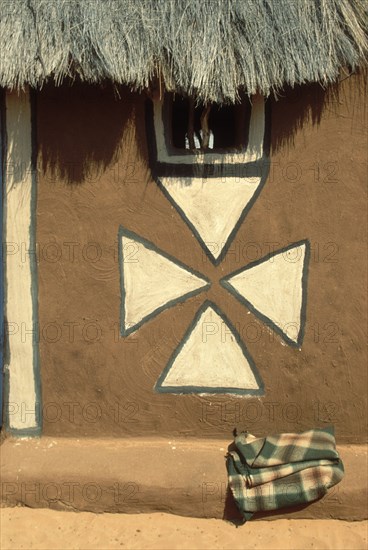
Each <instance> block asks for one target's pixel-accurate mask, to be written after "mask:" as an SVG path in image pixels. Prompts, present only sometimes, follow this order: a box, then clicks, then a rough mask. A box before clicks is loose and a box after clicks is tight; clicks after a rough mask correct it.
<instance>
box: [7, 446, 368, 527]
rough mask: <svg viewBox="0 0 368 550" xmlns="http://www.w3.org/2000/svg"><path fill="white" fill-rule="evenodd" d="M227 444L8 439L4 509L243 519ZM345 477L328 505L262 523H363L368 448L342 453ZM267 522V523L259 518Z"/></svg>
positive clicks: (326, 500) (348, 448) (318, 504)
mask: <svg viewBox="0 0 368 550" xmlns="http://www.w3.org/2000/svg"><path fill="white" fill-rule="evenodd" d="M228 444H229V442H228V441H224V440H193V439H184V440H183V439H180V440H171V441H169V440H167V439H158V438H157V439H153V438H152V439H148V438H140V439H138V438H136V439H122V440H112V439H94V440H92V439H66V438H57V439H56V438H55V439H53V438H49V437H42V438H32V439H15V438H6V439H5V440H4V441H3V444H2V445H1V447H0V459H1V498H0V501H1V505H2V506H17V505H21V506H29V507H32V508H52V509H57V510H75V511H92V512H96V513H102V512H114V513H119V512H124V513H143V512H157V511H164V512H169V513H172V514H178V515H182V516H195V517H207V518H225V519H230V520H236V519H237V518H238V514H237V511H236V509H235V505H234V503H233V501H232V498H231V497H230V496H229V494H228V491H227V475H226V467H225V459H224V457H225V455H226V451H227V446H228ZM338 450H339V452H340V454H341V458H342V460H343V462H344V466H345V472H346V473H345V477H344V479H343V480H342V482H341V483H340V484H339V485H338V486H336V487H334V488H332V489H331V490H330V492H329V493H328V495H326V497H324V498H323V499H322V500H320V501H318V502H315V503H312V504H310V505H308V506H305V507H303V508H298V509H296V508H294V509H288V510H285V511H283V512H282V513H280V512H278V513H277V514H272V515H271V514H267V515H263V517H266V518H269V519H276V518H280V517H284V518H286V517H287V518H290V519H297V518H307V519H314V518H334V519H344V520H349V521H351V520H363V519H366V518H367V517H368V513H367V488H368V480H367V472H368V468H367V447H366V446H365V445H343V446H340V447H339V448H338ZM259 517H261V516H259Z"/></svg>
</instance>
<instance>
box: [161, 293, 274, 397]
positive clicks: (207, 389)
mask: <svg viewBox="0 0 368 550" xmlns="http://www.w3.org/2000/svg"><path fill="white" fill-rule="evenodd" d="M208 307H212V309H214V311H215V312H216V313H217V315H219V316H220V317H221V319H222V320H223V321H224V323H225V324H226V325H227V326H228V328H229V329H230V331H231V332H232V334H233V336H234V337H235V340H236V342H237V344H238V345H239V346H240V349H241V351H242V353H243V355H244V357H245V358H246V360H247V361H248V364H249V366H250V369H251V371H252V373H253V375H254V377H255V379H256V382H257V384H258V386H259V387H258V389H239V388H233V387H228V386H225V387H222V386H220V387H215V388H213V387H211V386H162V383H163V382H164V380H165V379H166V376H167V375H168V373H169V371H170V370H171V367H172V366H173V364H174V361H175V359H176V358H177V357H178V355H179V354H180V352H181V350H182V349H183V347H184V345H185V344H186V342H187V341H188V339H189V337H190V336H191V334H192V332H193V330H194V329H195V328H196V327H197V325H198V321H199V319H200V317H201V316H202V313H203V312H204V311H205V310H206V309H207V308H208ZM154 390H155V391H156V392H158V393H176V394H188V393H208V394H219V393H221V394H235V395H254V396H262V395H265V391H264V383H263V380H262V378H261V375H260V374H259V372H258V369H257V367H256V365H255V363H254V360H253V357H252V356H251V355H250V353H249V351H248V348H247V347H246V345H245V343H244V342H243V341H242V339H241V337H240V334H239V333H238V331H237V330H236V328H235V327H234V325H233V324H232V323H231V321H230V320H229V318H228V317H227V316H226V315H225V314H224V313H223V312H222V311H221V310H220V308H219V307H218V306H217V305H216V304H215V303H214V302H212V301H211V300H205V301H204V302H203V304H202V305H201V307H200V308H199V309H198V311H197V313H196V314H195V316H194V319H193V320H192V322H191V323H190V325H189V327H188V328H187V330H186V332H185V334H184V336H183V338H182V339H181V341H180V342H179V344H178V345H177V347H176V348H175V350H174V352H173V353H172V354H171V357H170V359H169V361H168V363H167V365H166V367H165V368H164V370H163V371H162V373H161V374H160V376H159V377H158V379H157V382H156V384H155V386H154Z"/></svg>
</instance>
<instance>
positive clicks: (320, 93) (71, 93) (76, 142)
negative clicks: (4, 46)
mask: <svg viewBox="0 0 368 550" xmlns="http://www.w3.org/2000/svg"><path fill="white" fill-rule="evenodd" d="M348 78H354V79H355V86H354V87H349V88H345V87H343V86H341V83H343V82H344V80H347V79H348ZM366 87H367V79H366V73H365V72H360V73H355V74H354V75H349V73H348V72H346V73H345V74H342V75H341V77H340V81H339V82H337V83H336V84H334V85H332V86H329V87H328V88H326V89H323V88H322V86H320V85H319V84H310V85H304V86H296V87H295V88H294V89H291V88H285V90H284V91H283V92H282V93H280V94H279V96H278V99H277V100H276V99H274V98H271V99H270V101H271V111H272V112H271V117H272V128H271V151H272V152H273V153H276V152H278V151H279V150H282V149H283V148H286V147H292V146H293V144H294V137H295V134H296V132H298V131H299V130H300V129H302V128H303V126H304V124H306V123H308V124H309V123H310V122H312V124H313V125H318V124H319V123H320V121H321V118H322V116H323V113H324V112H325V111H332V112H333V111H334V110H335V111H336V112H337V110H338V106H339V103H340V102H341V101H344V102H345V101H348V102H349V105H350V106H354V103H355V102H356V101H357V100H358V97H359V96H360V95H362V94H364V93H365V92H366V91H367V90H366ZM346 90H348V91H346ZM347 95H348V97H347ZM342 96H343V97H342ZM145 99H146V95H145V94H144V93H142V94H139V93H134V92H130V90H129V89H128V88H126V87H122V86H115V87H114V86H113V85H112V84H110V83H107V84H105V85H100V86H96V85H89V84H82V83H73V84H70V85H68V84H66V83H65V84H63V85H62V86H60V87H54V86H53V85H52V84H50V85H48V86H45V87H44V88H43V89H42V90H41V91H40V92H39V93H38V94H37V105H38V109H39V113H38V121H37V122H38V147H39V162H40V168H42V170H43V172H46V171H47V173H48V177H49V178H51V180H52V182H53V183H55V182H57V181H59V180H64V181H66V182H67V183H69V184H81V183H83V182H84V181H97V180H98V178H99V176H100V175H101V173H102V172H103V171H104V170H106V169H107V168H108V167H109V166H111V165H113V164H114V163H115V162H116V161H117V159H118V158H119V162H121V159H122V158H125V159H126V163H134V162H136V161H137V160H138V159H139V158H144V159H147V147H146V135H145V130H144V123H143V121H144V101H145ZM136 124H137V126H138V130H137V137H136V132H135V125H136ZM123 138H124V151H123V153H124V155H123V157H121V151H120V148H121V146H122V145H121V144H122V141H123ZM121 168H122V169H124V168H127V167H126V166H125V167H121ZM119 169H120V166H119Z"/></svg>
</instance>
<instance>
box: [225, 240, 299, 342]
mask: <svg viewBox="0 0 368 550" xmlns="http://www.w3.org/2000/svg"><path fill="white" fill-rule="evenodd" d="M305 253H306V245H305V243H303V244H297V245H296V246H294V247H291V248H289V249H287V250H285V251H282V252H278V253H276V254H275V255H273V256H271V257H269V258H268V259H266V260H264V261H261V262H260V263H258V264H257V265H255V266H251V267H246V268H245V269H244V270H243V271H241V272H240V273H238V274H237V275H234V276H230V277H228V278H227V279H226V280H227V281H228V283H229V284H230V285H231V287H233V288H234V289H235V290H236V292H237V293H238V294H239V295H240V296H241V297H242V298H244V299H245V300H246V301H247V302H249V303H250V304H251V305H252V306H253V307H254V308H255V309H256V310H257V311H258V312H259V313H261V314H262V315H264V316H265V317H267V318H268V319H269V320H271V321H272V323H274V325H276V326H277V327H278V328H279V329H281V331H282V332H283V333H284V334H285V335H286V336H287V337H288V338H289V339H290V340H292V341H293V342H298V337H299V332H300V328H301V311H302V302H303V286H302V278H303V268H304V260H305Z"/></svg>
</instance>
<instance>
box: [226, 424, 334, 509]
mask: <svg viewBox="0 0 368 550" xmlns="http://www.w3.org/2000/svg"><path fill="white" fill-rule="evenodd" d="M235 445H236V449H237V450H236V451H230V452H229V454H228V460H227V470H228V474H229V486H230V489H231V491H232V493H233V495H234V498H235V501H236V503H237V505H238V508H239V510H240V511H241V512H242V513H243V515H244V518H245V519H250V517H251V516H252V515H253V513H254V512H257V511H265V510H277V509H280V508H286V507H288V506H295V505H297V504H305V503H307V502H311V501H313V500H317V499H318V498H321V497H322V496H323V495H325V494H326V493H327V489H328V488H330V487H332V486H333V485H336V484H337V483H339V481H341V479H342V477H343V475H344V467H343V464H342V461H341V460H340V458H339V455H338V452H337V451H336V445H335V437H334V429H333V427H332V426H330V427H328V428H324V429H314V430H309V431H307V432H303V433H301V434H296V433H285V434H279V435H271V436H268V437H266V438H255V437H254V436H252V435H250V434H243V433H242V434H240V435H239V436H237V437H236V438H235Z"/></svg>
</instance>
